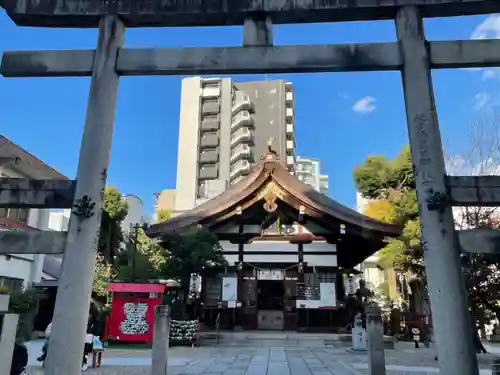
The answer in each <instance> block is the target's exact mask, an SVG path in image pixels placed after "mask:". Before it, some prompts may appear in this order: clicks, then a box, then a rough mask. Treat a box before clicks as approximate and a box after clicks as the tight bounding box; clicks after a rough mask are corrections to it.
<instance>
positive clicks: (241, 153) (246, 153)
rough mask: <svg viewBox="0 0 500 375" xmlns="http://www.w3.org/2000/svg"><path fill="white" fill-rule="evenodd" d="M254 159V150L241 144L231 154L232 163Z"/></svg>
mask: <svg viewBox="0 0 500 375" xmlns="http://www.w3.org/2000/svg"><path fill="white" fill-rule="evenodd" d="M251 157H252V148H251V147H250V146H249V145H247V144H239V145H238V146H236V147H235V148H234V149H233V150H232V152H231V159H230V161H231V163H234V162H236V161H238V160H240V159H250V158H251Z"/></svg>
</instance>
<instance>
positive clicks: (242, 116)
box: [231, 111, 253, 132]
mask: <svg viewBox="0 0 500 375" xmlns="http://www.w3.org/2000/svg"><path fill="white" fill-rule="evenodd" d="M243 126H245V127H252V128H253V118H252V116H251V115H250V112H248V111H242V112H238V113H237V114H236V115H235V116H234V117H233V119H232V121H231V131H233V132H234V131H236V130H238V129H240V128H241V127H243Z"/></svg>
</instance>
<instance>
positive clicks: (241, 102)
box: [232, 95, 253, 115]
mask: <svg viewBox="0 0 500 375" xmlns="http://www.w3.org/2000/svg"><path fill="white" fill-rule="evenodd" d="M252 109H253V105H252V102H251V101H250V97H249V96H248V95H244V96H243V97H241V98H236V99H235V101H234V103H233V108H232V112H233V115H234V114H235V113H238V112H239V111H242V110H247V111H251V110H252Z"/></svg>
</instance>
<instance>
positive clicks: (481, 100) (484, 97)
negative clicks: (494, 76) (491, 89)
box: [473, 91, 491, 111]
mask: <svg viewBox="0 0 500 375" xmlns="http://www.w3.org/2000/svg"><path fill="white" fill-rule="evenodd" d="M473 101H474V104H473V107H474V109H475V110H476V111H480V110H482V109H485V108H486V107H487V106H488V104H490V102H491V95H490V94H488V93H487V92H484V91H482V92H479V93H477V94H476V95H475V96H474V99H473Z"/></svg>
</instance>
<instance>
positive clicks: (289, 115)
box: [286, 108, 293, 122]
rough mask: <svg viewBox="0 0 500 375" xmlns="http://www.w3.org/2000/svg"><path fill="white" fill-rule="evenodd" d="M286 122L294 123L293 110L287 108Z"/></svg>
mask: <svg viewBox="0 0 500 375" xmlns="http://www.w3.org/2000/svg"><path fill="white" fill-rule="evenodd" d="M286 120H287V121H288V122H292V121H293V108H287V109H286Z"/></svg>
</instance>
